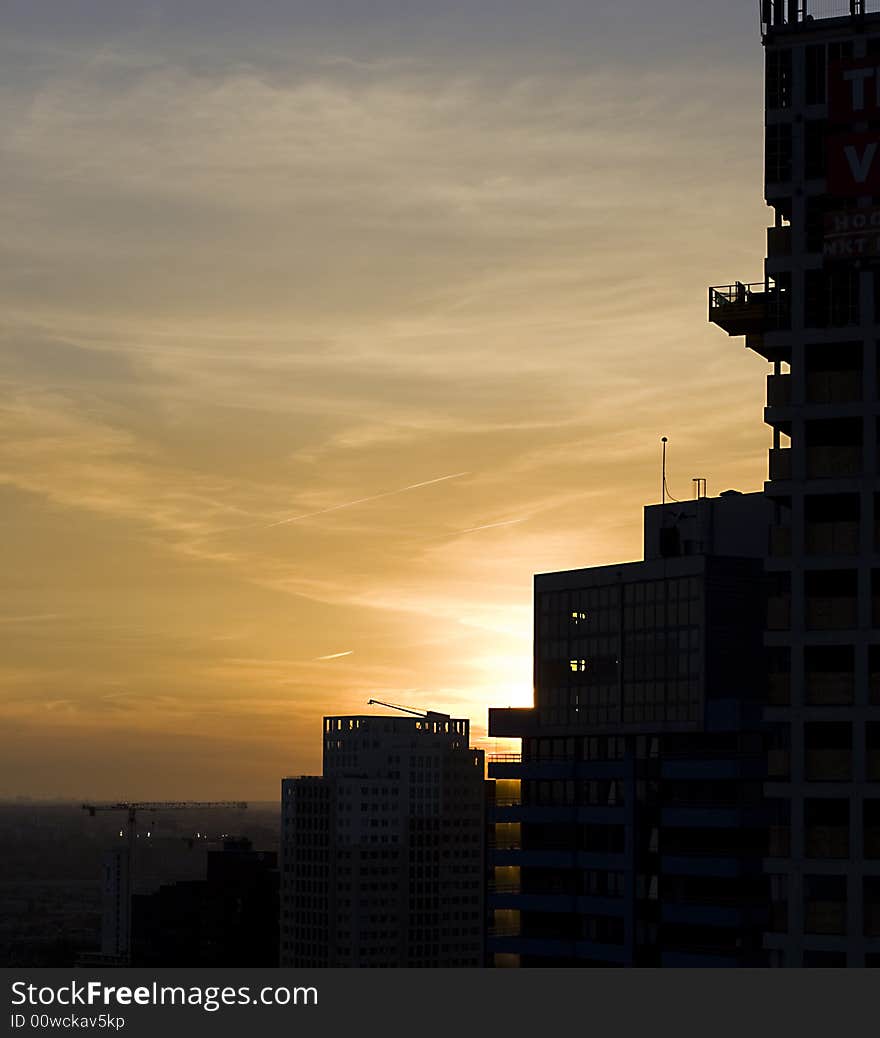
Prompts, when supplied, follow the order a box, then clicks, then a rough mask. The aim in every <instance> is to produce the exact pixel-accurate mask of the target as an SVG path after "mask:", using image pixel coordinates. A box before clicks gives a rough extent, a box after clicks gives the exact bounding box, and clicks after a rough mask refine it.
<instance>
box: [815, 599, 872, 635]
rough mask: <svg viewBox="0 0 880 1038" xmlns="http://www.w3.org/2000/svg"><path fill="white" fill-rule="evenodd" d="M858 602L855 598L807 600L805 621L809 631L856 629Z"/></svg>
mask: <svg viewBox="0 0 880 1038" xmlns="http://www.w3.org/2000/svg"><path fill="white" fill-rule="evenodd" d="M858 616H859V610H858V600H857V599H856V598H855V597H850V596H846V597H842V596H841V597H837V596H834V597H827V596H821V597H819V596H816V597H809V598H807V601H806V604H805V617H804V619H805V621H806V626H807V630H809V631H841V630H847V629H849V628H852V627H858V622H859V621H858Z"/></svg>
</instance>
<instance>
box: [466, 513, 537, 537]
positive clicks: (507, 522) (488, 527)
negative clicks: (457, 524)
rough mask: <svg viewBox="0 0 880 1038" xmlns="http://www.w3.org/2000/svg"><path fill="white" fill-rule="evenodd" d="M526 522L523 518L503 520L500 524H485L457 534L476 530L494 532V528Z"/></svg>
mask: <svg viewBox="0 0 880 1038" xmlns="http://www.w3.org/2000/svg"><path fill="white" fill-rule="evenodd" d="M525 521H526V519H525V516H524V517H523V518H522V519H505V520H504V522H501V523H486V525H485V526H471V527H469V528H468V529H467V530H459V531H458V532H459V533H476V532H477V530H494V529H495V527H496V526H515V525H516V524H517V523H524V522H525Z"/></svg>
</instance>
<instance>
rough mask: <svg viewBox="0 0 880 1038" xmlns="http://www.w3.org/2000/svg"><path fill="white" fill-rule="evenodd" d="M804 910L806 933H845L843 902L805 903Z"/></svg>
mask: <svg viewBox="0 0 880 1038" xmlns="http://www.w3.org/2000/svg"><path fill="white" fill-rule="evenodd" d="M804 909H805V911H804V917H805V918H804V930H805V931H806V932H807V933H815V934H845V933H846V902H845V901H807V903H806V904H805V906H804Z"/></svg>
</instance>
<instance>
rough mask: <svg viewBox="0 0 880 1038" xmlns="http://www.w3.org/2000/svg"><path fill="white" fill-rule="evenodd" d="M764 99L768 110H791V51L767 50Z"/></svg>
mask: <svg viewBox="0 0 880 1038" xmlns="http://www.w3.org/2000/svg"><path fill="white" fill-rule="evenodd" d="M765 87H766V91H765V97H766V102H767V107H768V108H791V51H790V50H768V51H767V74H766V79H765Z"/></svg>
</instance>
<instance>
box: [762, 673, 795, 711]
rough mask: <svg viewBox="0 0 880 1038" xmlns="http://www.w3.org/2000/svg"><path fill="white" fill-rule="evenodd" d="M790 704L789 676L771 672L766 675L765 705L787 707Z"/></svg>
mask: <svg viewBox="0 0 880 1038" xmlns="http://www.w3.org/2000/svg"><path fill="white" fill-rule="evenodd" d="M790 703H791V674H789V673H787V672H784V671H771V672H770V673H768V674H767V705H768V706H788V705H789V704H790Z"/></svg>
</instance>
